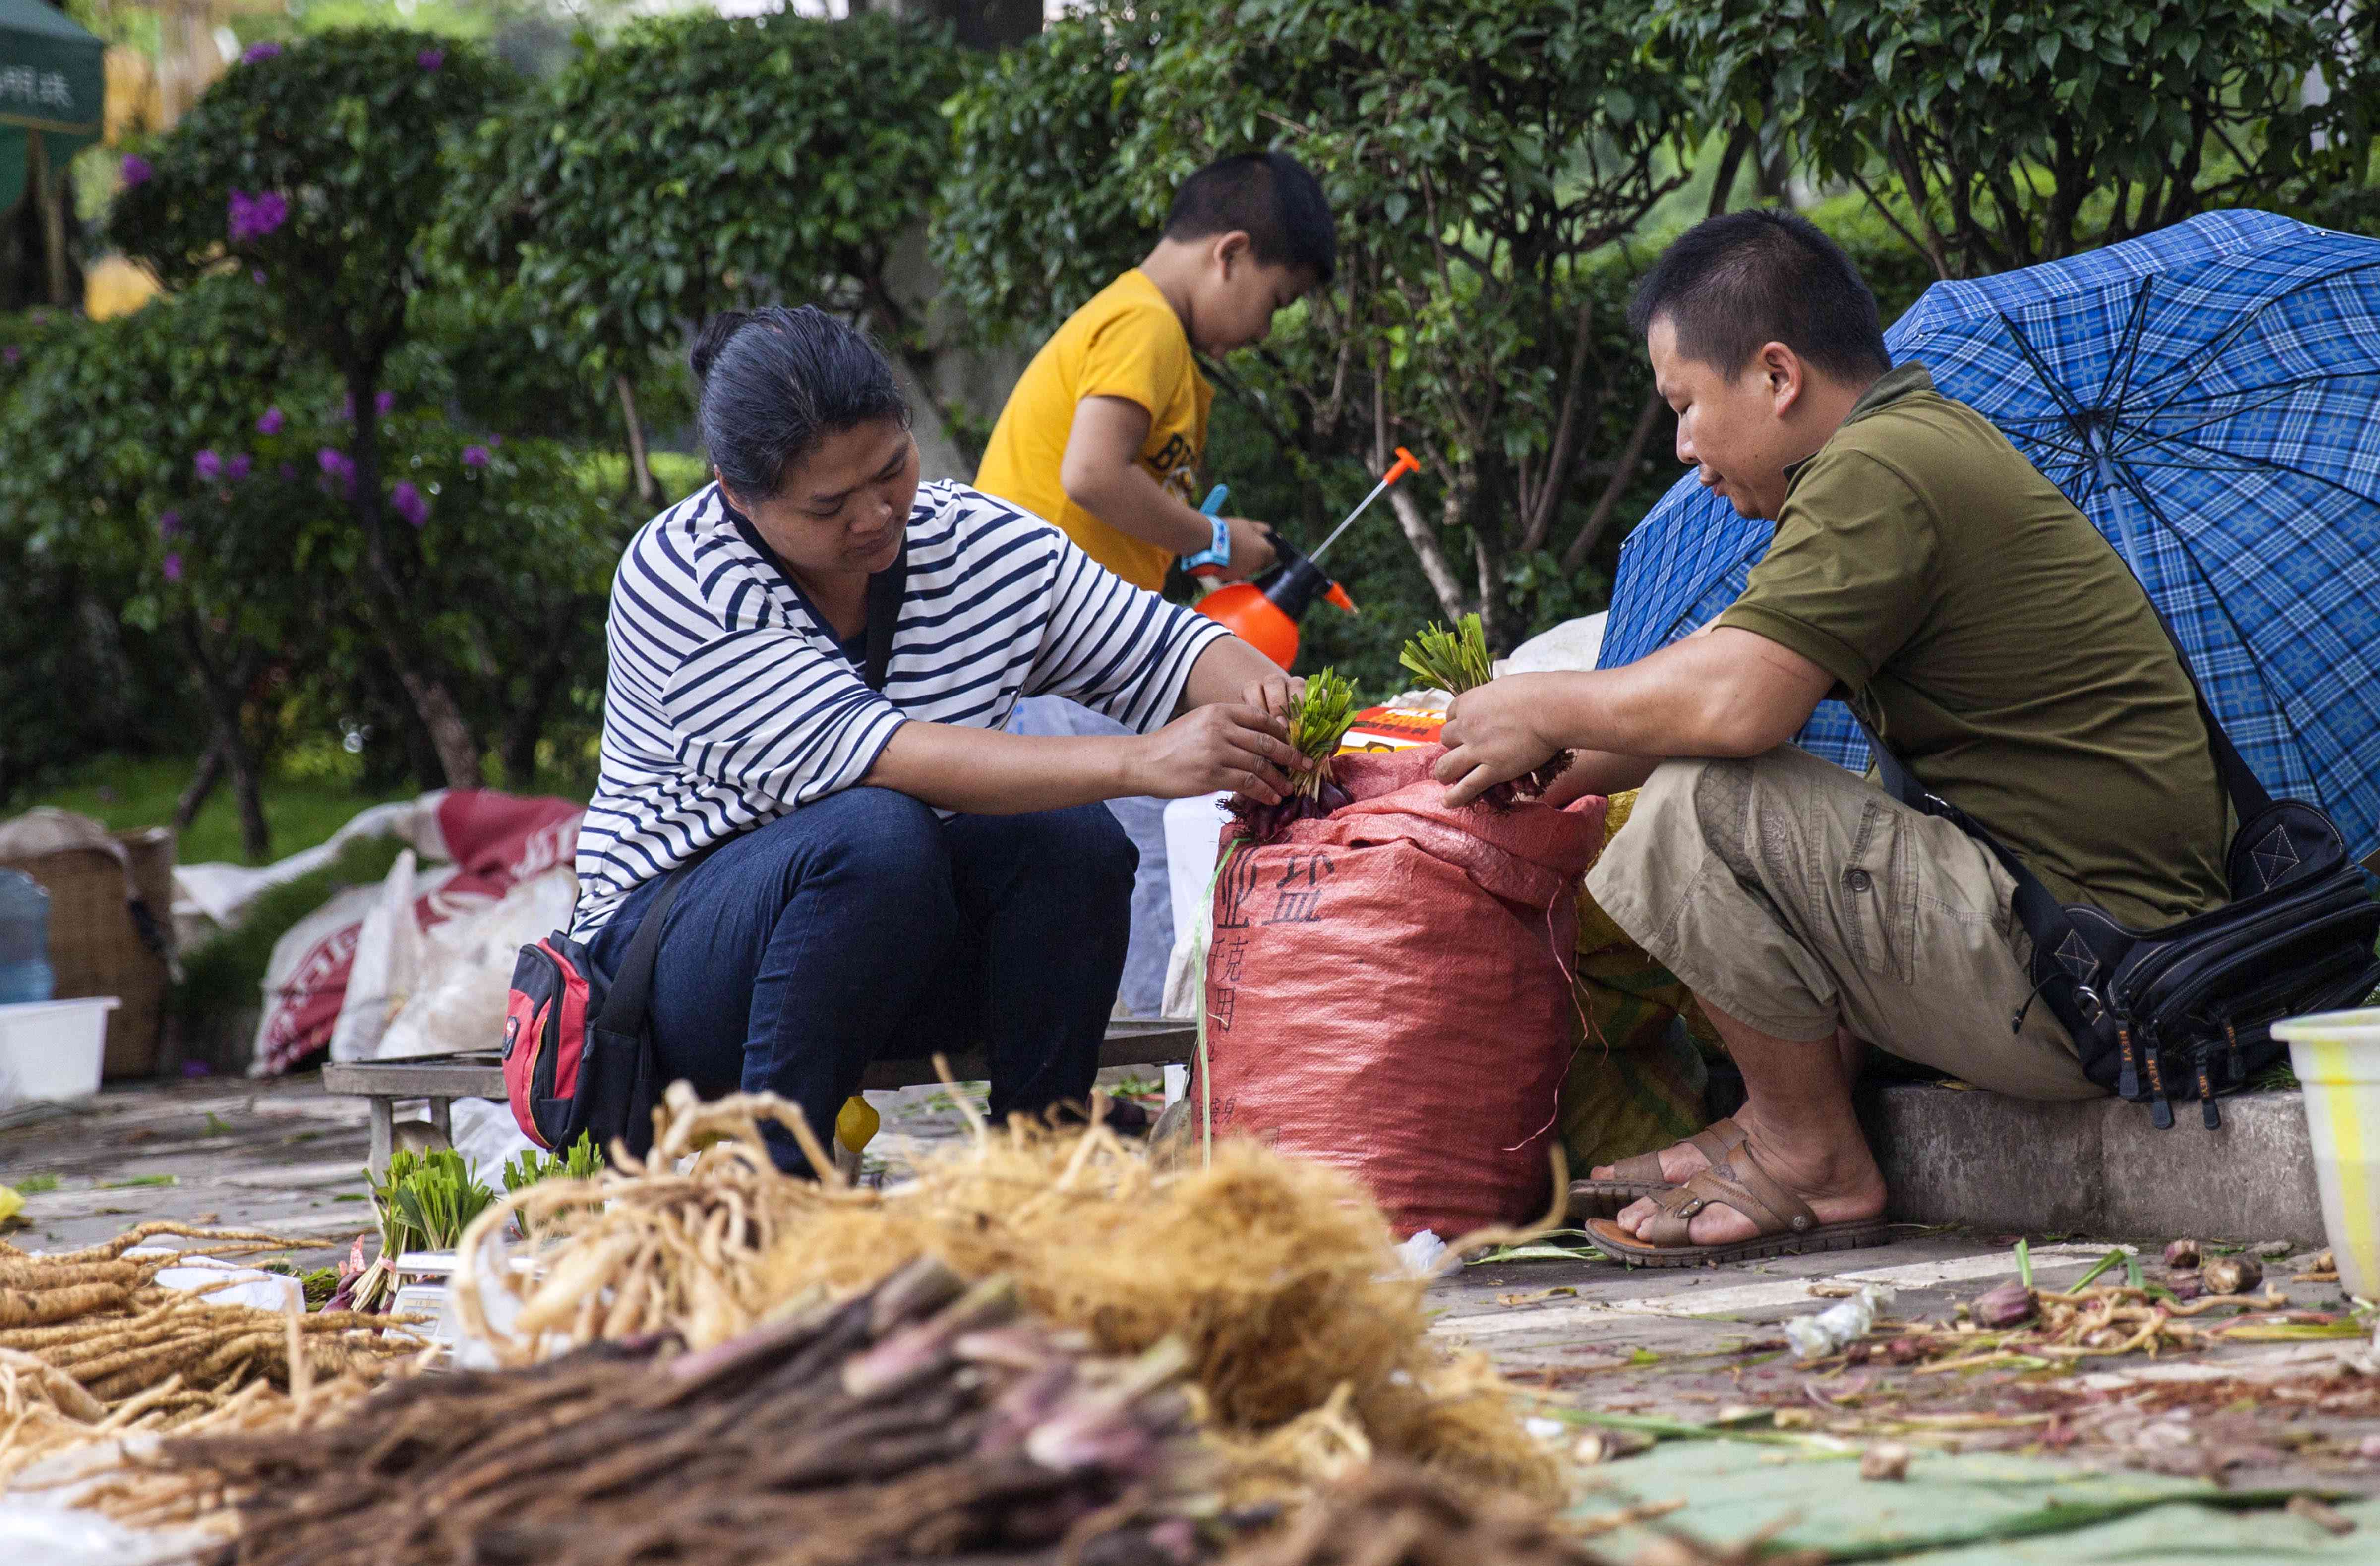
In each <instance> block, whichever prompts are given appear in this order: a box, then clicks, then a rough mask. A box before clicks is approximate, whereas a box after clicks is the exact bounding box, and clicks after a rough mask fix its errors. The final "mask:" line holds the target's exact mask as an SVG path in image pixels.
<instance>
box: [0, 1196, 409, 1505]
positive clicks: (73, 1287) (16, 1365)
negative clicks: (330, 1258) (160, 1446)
mask: <svg viewBox="0 0 2380 1566" xmlns="http://www.w3.org/2000/svg"><path fill="white" fill-rule="evenodd" d="M164 1234H174V1235H179V1236H184V1237H187V1238H190V1239H195V1240H199V1241H201V1242H203V1243H204V1244H205V1248H206V1250H207V1253H208V1254H209V1255H210V1256H213V1257H215V1258H217V1259H222V1258H225V1257H229V1256H252V1255H255V1254H258V1253H260V1252H265V1251H286V1250H288V1249H291V1248H292V1247H293V1244H295V1243H294V1242H291V1241H287V1240H282V1239H277V1238H275V1237H274V1236H273V1235H270V1234H254V1233H249V1232H242V1231H230V1230H207V1229H192V1228H188V1227H185V1226H183V1225H180V1224H171V1223H148V1224H142V1225H141V1226H140V1227H139V1228H137V1229H133V1230H130V1231H128V1232H125V1233H123V1234H119V1235H117V1236H116V1237H115V1239H113V1240H110V1241H108V1242H107V1243H106V1244H101V1245H93V1246H91V1247H89V1248H88V1249H84V1250H78V1251H63V1252H55V1253H52V1254H48V1255H33V1254H30V1253H28V1252H25V1251H21V1250H18V1249H17V1248H16V1247H15V1246H12V1245H8V1244H0V1480H5V1479H6V1477H7V1475H10V1474H13V1473H15V1472H16V1471H18V1469H20V1468H22V1467H23V1466H24V1465H25V1464H26V1463H30V1462H31V1461H32V1460H34V1459H36V1458H38V1457H41V1456H43V1455H45V1454H47V1453H50V1452H53V1451H58V1450H60V1449H62V1448H65V1447H68V1446H73V1445H78V1444H80V1443H81V1442H84V1441H87V1440H89V1439H92V1438H94V1437H101V1436H110V1435H115V1434H119V1433H123V1432H128V1431H140V1430H179V1429H187V1428H191V1427H194V1426H197V1425H198V1424H199V1423H200V1422H202V1421H207V1420H211V1419H218V1420H228V1421H230V1422H232V1423H238V1422H240V1421H242V1420H245V1419H246V1418H248V1417H249V1416H250V1415H251V1414H253V1413H254V1412H255V1410H256V1409H257V1408H258V1407H260V1406H261V1405H262V1404H264V1403H268V1402H275V1401H278V1400H279V1399H280V1397H281V1394H282V1393H285V1392H286V1391H287V1390H289V1389H290V1387H291V1384H292V1380H293V1377H294V1378H295V1380H296V1381H297V1383H298V1384H299V1385H301V1386H302V1385H305V1384H307V1383H310V1382H317V1381H319V1382H322V1383H324V1384H328V1383H330V1382H332V1381H334V1380H335V1379H338V1378H367V1377H369V1376H370V1375H371V1374H372V1373H374V1372H376V1371H377V1370H379V1369H380V1368H382V1367H383V1366H385V1365H386V1364H387V1363H388V1362H389V1361H390V1360H392V1359H393V1358H395V1356H399V1355H403V1354H410V1353H412V1352H413V1351H415V1350H417V1349H419V1347H420V1346H421V1344H420V1342H419V1340H418V1339H416V1338H414V1337H413V1336H412V1335H410V1334H408V1333H406V1332H404V1331H403V1330H402V1329H397V1328H395V1327H393V1326H392V1324H391V1323H390V1321H389V1319H388V1318H387V1317H358V1316H354V1315H350V1314H347V1313H344V1312H340V1313H329V1312H322V1313H317V1314H313V1315H306V1314H302V1313H294V1312H293V1313H290V1314H287V1315H283V1314H280V1313H276V1312H273V1311H269V1310H259V1309H256V1308H255V1307H253V1306H250V1305H224V1304H219V1303H216V1302H214V1301H212V1300H210V1299H209V1298H208V1297H207V1291H205V1290H203V1289H200V1290H187V1289H170V1288H166V1287H165V1286H164V1285H162V1284H160V1283H158V1282H157V1281H156V1276H157V1274H158V1273H159V1272H160V1271H162V1270H163V1269H165V1268H167V1267H171V1266H174V1265H176V1261H177V1260H179V1259H180V1258H179V1257H177V1256H174V1255H170V1254H169V1255H164V1256H128V1255H127V1254H126V1253H128V1252H130V1251H132V1250H133V1249H134V1248H135V1247H136V1246H140V1244H142V1243H143V1242H145V1241H149V1240H152V1239H154V1238H156V1237H158V1236H160V1235H164Z"/></svg>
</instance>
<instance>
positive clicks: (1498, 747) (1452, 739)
mask: <svg viewBox="0 0 2380 1566" xmlns="http://www.w3.org/2000/svg"><path fill="white" fill-rule="evenodd" d="M1559 679H1560V675H1551V674H1507V675H1505V676H1504V677H1503V678H1502V679H1500V680H1490V681H1488V683H1487V684H1486V685H1484V686H1475V688H1473V689H1471V690H1467V691H1464V692H1463V694H1462V695H1461V696H1458V697H1456V698H1454V705H1453V707H1452V708H1451V709H1450V710H1449V711H1448V713H1447V718H1446V727H1445V728H1444V729H1442V730H1441V731H1439V740H1440V741H1441V742H1442V743H1443V744H1444V745H1445V746H1446V754H1445V755H1443V756H1441V757H1439V759H1438V765H1437V766H1436V767H1434V768H1432V769H1431V773H1432V775H1433V776H1435V777H1436V778H1437V779H1438V781H1439V782H1440V783H1444V784H1446V785H1447V789H1446V803H1447V804H1448V805H1449V806H1457V805H1468V804H1470V803H1471V802H1472V801H1473V800H1475V799H1476V798H1478V797H1479V796H1480V795H1483V794H1485V793H1487V792H1488V790H1489V789H1491V788H1493V787H1495V786H1496V785H1497V784H1498V783H1510V782H1512V780H1513V779H1514V778H1517V777H1519V776H1521V775H1522V774H1523V773H1524V772H1529V771H1535V770H1536V769H1537V768H1539V767H1542V766H1544V765H1545V764H1546V762H1548V760H1550V759H1552V758H1553V755H1554V752H1556V751H1557V750H1560V749H1562V748H1563V747H1562V745H1561V744H1560V741H1558V740H1556V739H1554V738H1552V737H1551V736H1549V735H1547V734H1543V733H1540V732H1539V730H1538V727H1537V723H1536V716H1537V714H1539V713H1541V712H1543V711H1544V710H1545V709H1546V705H1547V703H1546V699H1545V698H1546V696H1547V694H1548V692H1547V691H1546V689H1545V688H1544V686H1542V685H1541V684H1540V682H1543V681H1548V680H1559Z"/></svg>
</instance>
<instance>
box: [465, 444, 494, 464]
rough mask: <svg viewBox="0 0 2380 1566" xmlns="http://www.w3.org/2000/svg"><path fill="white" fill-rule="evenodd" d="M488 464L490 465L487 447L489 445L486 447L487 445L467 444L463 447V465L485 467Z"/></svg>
mask: <svg viewBox="0 0 2380 1566" xmlns="http://www.w3.org/2000/svg"><path fill="white" fill-rule="evenodd" d="M487 465H488V448H487V447H485V446H465V447H464V448H463V466H464V467H486V466H487Z"/></svg>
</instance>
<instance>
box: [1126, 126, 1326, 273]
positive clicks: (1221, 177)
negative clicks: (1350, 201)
mask: <svg viewBox="0 0 2380 1566" xmlns="http://www.w3.org/2000/svg"><path fill="white" fill-rule="evenodd" d="M1235 228H1236V229H1241V230H1244V231H1245V233H1246V234H1247V237H1248V248H1249V249H1252V250H1254V251H1255V252H1256V258H1257V260H1258V261H1263V262H1264V263H1265V264H1266V265H1268V266H1294V267H1297V268H1299V269H1301V270H1302V271H1305V272H1310V273H1313V274H1314V281H1315V282H1316V283H1317V284H1318V285H1319V284H1325V283H1328V282H1330V274H1331V273H1332V272H1334V271H1335V270H1337V268H1338V265H1339V235H1338V231H1337V229H1336V227H1335V226H1334V225H1333V224H1332V222H1331V218H1330V201H1329V200H1326V199H1325V198H1324V196H1323V194H1322V185H1321V182H1320V181H1319V180H1317V179H1316V178H1315V177H1314V176H1313V174H1312V173H1311V172H1310V171H1308V170H1307V168H1306V166H1305V164H1302V163H1299V162H1298V161H1297V160H1296V159H1295V158H1293V157H1291V156H1290V155H1289V154H1288V153H1287V152H1241V153H1238V154H1236V155H1234V156H1233V157H1228V158H1217V159H1216V160H1215V161H1214V162H1213V163H1211V164H1208V165H1207V166H1206V167H1205V168H1202V169H1200V170H1199V171H1198V172H1197V173H1196V174H1194V175H1192V176H1190V177H1189V178H1187V179H1185V180H1184V181H1183V182H1182V188H1181V189H1179V190H1176V191H1175V192H1174V193H1173V207H1172V211H1170V212H1167V213H1166V214H1165V237H1167V238H1168V239H1205V238H1208V237H1211V236H1213V235H1217V234H1229V233H1230V232H1232V230H1233V229H1235Z"/></svg>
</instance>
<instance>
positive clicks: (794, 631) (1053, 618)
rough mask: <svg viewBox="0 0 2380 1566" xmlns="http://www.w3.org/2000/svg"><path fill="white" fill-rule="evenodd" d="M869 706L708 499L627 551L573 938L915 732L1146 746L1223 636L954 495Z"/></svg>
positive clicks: (912, 578)
mask: <svg viewBox="0 0 2380 1566" xmlns="http://www.w3.org/2000/svg"><path fill="white" fill-rule="evenodd" d="M908 551H909V564H908V582H907V588H906V590H905V595H904V597H903V599H902V603H901V617H900V620H899V622H898V624H897V625H896V626H895V628H894V630H893V633H892V662H891V664H890V667H889V670H888V672H887V674H886V677H885V682H884V690H883V693H882V694H881V695H880V694H878V693H877V692H875V691H872V690H870V689H868V685H867V682H866V681H865V680H864V679H862V678H861V676H860V671H859V670H858V669H857V668H856V667H854V665H853V663H852V662H851V659H850V657H849V656H848V655H847V654H846V653H845V652H844V650H843V649H841V648H840V647H838V646H837V644H836V641H835V638H834V632H833V630H832V627H831V626H829V625H826V624H825V623H823V622H822V621H820V619H819V618H818V617H817V616H816V615H815V614H814V613H812V611H811V609H810V607H809V605H808V604H807V602H806V601H804V600H803V598H802V596H801V595H800V594H799V593H797V592H796V591H795V590H794V589H793V588H792V586H791V585H790V584H789V583H788V582H787V581H786V579H785V577H783V575H782V574H781V573H780V572H779V571H778V570H777V569H776V568H775V566H774V564H772V563H771V562H770V561H768V560H766V559H764V558H762V557H761V556H760V555H759V553H758V552H755V551H754V550H753V548H752V547H751V545H750V544H748V543H747V542H746V541H745V539H744V538H743V536H742V534H741V533H740V532H739V531H738V529H737V528H736V527H735V522H734V520H733V518H732V517H731V516H730V514H729V513H728V510H727V508H726V506H725V504H723V503H722V500H721V498H720V494H719V489H718V486H717V485H715V484H714V485H710V486H707V487H705V488H704V489H703V490H701V491H700V492H697V493H696V494H693V495H691V496H688V497H687V498H686V500H684V501H681V502H680V503H679V504H676V505H674V506H672V507H671V508H670V509H669V510H667V511H665V512H663V513H662V514H661V515H660V516H656V517H654V518H653V519H652V520H651V521H650V522H648V523H646V524H645V526H644V527H643V528H641V529H639V530H638V531H637V536H636V538H635V540H633V541H631V542H630V543H629V545H628V549H627V552H626V553H625V555H623V556H622V557H621V560H620V569H619V571H618V573H617V574H616V575H615V576H614V577H613V580H612V613H611V620H610V625H609V632H608V637H607V640H608V642H609V646H610V651H611V673H610V675H609V677H608V679H607V682H606V684H605V687H604V694H603V762H602V772H601V778H600V780H599V782H598V783H597V784H596V789H595V797H594V800H593V801H592V802H591V803H590V804H589V806H588V807H587V818H586V820H585V822H584V823H583V824H582V825H581V826H580V827H579V829H578V865H577V868H578V908H577V915H576V917H575V918H574V921H573V925H574V933H576V934H577V935H578V936H580V937H581V938H582V939H583V938H584V937H585V936H586V935H588V934H589V933H590V932H591V931H593V930H595V929H600V928H601V926H602V924H603V921H604V920H605V919H607V918H609V917H611V915H612V912H613V910H614V909H615V908H617V907H618V906H619V905H620V903H621V901H622V900H623V899H624V898H625V897H626V896H627V894H628V893H629V892H632V891H634V890H635V889H636V888H637V886H639V885H640V884H642V883H643V882H645V881H647V880H651V879H652V878H653V877H655V876H658V875H662V874H663V873H665V872H667V871H668V870H669V869H670V868H672V867H673V866H674V865H676V864H677V863H678V862H679V861H680V860H682V859H685V858H686V857H687V856H690V855H692V854H694V853H695V852H696V851H697V850H698V849H700V848H702V847H703V846H705V845H706V844H710V842H712V841H713V840H714V839H717V838H721V837H724V836H728V835H730V834H732V833H734V832H741V831H743V830H745V829H746V828H747V827H752V826H755V825H758V824H759V823H761V822H764V821H769V820H773V819H776V818H777V817H779V816H782V815H783V814H785V813H786V812H787V811H790V810H793V809H795V808H797V807H800V806H803V805H807V804H809V803H810V802H812V801H814V800H817V799H820V798H823V797H825V796H826V795H830V794H832V793H834V792H835V791H836V790H838V789H844V788H849V787H851V786H852V785H853V784H854V783H858V782H859V781H860V779H862V778H863V777H865V776H866V775H867V773H868V769H869V768H870V767H872V766H874V765H875V764H876V759H877V757H878V756H879V755H880V754H881V753H882V751H883V749H884V746H885V743H886V742H887V741H888V740H890V739H891V738H892V731H893V730H895V729H897V728H899V727H900V726H901V724H902V722H904V721H905V720H906V719H910V718H916V719H919V720H921V721H923V722H930V723H954V724H962V725H965V726H966V727H970V728H978V729H997V728H999V727H1001V726H1002V724H1004V723H1005V722H1007V721H1008V715H1009V712H1010V710H1011V709H1013V708H1014V706H1015V705H1016V702H1017V700H1018V698H1021V697H1026V696H1041V695H1057V696H1065V697H1071V698H1074V699H1075V700H1076V701H1079V702H1081V703H1083V704H1084V705H1085V706H1087V707H1091V708H1095V709H1097V710H1099V711H1102V712H1105V713H1107V714H1108V715H1109V716H1110V717H1111V718H1114V719H1116V720H1117V721H1118V722H1123V723H1124V724H1126V725H1127V726H1129V727H1131V728H1133V729H1135V730H1138V731H1141V732H1143V733H1146V732H1147V731H1148V730H1151V729H1154V728H1157V727H1158V726H1160V724H1162V723H1164V722H1166V721H1167V720H1168V719H1169V718H1171V717H1172V714H1173V710H1174V707H1175V705H1176V704H1177V703H1178V702H1179V701H1180V700H1181V697H1182V687H1183V685H1184V682H1185V681H1186V680H1188V678H1189V677H1190V666H1191V665H1192V664H1193V663H1195V662H1196V661H1197V658H1198V655H1199V653H1201V652H1202V651H1204V650H1205V649H1206V648H1207V647H1208V644H1209V643H1211V642H1213V641H1214V640H1216V639H1217V638H1218V637H1222V636H1224V635H1226V634H1227V633H1226V632H1225V631H1224V630H1223V628H1222V627H1221V626H1220V625H1216V624H1215V623H1214V622H1213V621H1210V620H1208V619H1205V618H1203V617H1201V616H1199V615H1196V614H1194V613H1191V612H1190V611H1188V610H1186V609H1184V608H1182V607H1180V606H1179V605H1177V604H1171V603H1168V602H1166V601H1164V600H1163V599H1161V598H1159V597H1158V596H1157V595H1156V594H1154V593H1149V592H1144V591H1142V590H1141V589H1138V588H1135V587H1133V586H1131V585H1130V584H1128V583H1126V582H1124V581H1123V580H1122V579H1121V578H1119V577H1115V576H1113V575H1111V574H1110V573H1109V572H1108V571H1107V570H1105V569H1104V568H1102V567H1101V566H1099V564H1096V563H1094V562H1093V561H1092V560H1091V558H1090V557H1089V556H1088V555H1087V554H1085V553H1084V552H1082V551H1081V550H1079V549H1077V548H1075V546H1074V544H1072V543H1071V542H1069V541H1068V540H1067V539H1066V537H1065V535H1064V534H1062V533H1061V532H1059V531H1058V529H1057V528H1053V527H1051V526H1050V524H1048V523H1047V522H1043V521H1041V520H1039V519H1038V518H1037V517H1034V516H1028V515H1026V513H1024V512H1021V511H1019V510H1017V509H1016V508H1015V507H1014V506H1012V505H1010V504H1007V503H1006V502H1004V501H1000V500H995V499H993V498H992V497H991V496H990V495H986V494H981V493H978V492H976V491H974V490H971V489H968V488H967V487H966V486H965V485H963V484H954V483H935V484H927V485H925V486H923V487H921V488H920V489H919V490H918V491H917V505H916V506H915V508H914V509H912V510H911V511H910V513H909V528H908Z"/></svg>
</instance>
